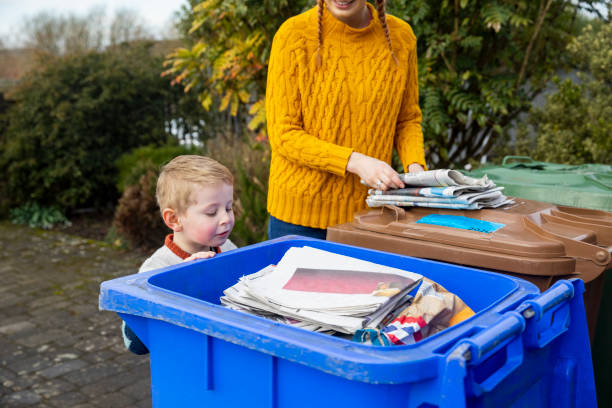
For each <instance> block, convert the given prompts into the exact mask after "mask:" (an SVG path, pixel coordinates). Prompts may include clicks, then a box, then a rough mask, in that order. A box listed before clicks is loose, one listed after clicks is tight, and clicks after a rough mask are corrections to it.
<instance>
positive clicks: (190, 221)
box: [123, 155, 236, 354]
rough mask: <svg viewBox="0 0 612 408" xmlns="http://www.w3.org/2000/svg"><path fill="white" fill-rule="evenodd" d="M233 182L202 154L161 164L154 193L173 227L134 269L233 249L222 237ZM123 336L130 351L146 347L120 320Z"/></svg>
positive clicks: (229, 222) (227, 229) (228, 226)
mask: <svg viewBox="0 0 612 408" xmlns="http://www.w3.org/2000/svg"><path fill="white" fill-rule="evenodd" d="M233 183H234V178H233V176H232V174H231V173H230V172H229V170H228V169H227V168H226V167H225V166H223V165H222V164H220V163H218V162H217V161H215V160H213V159H211V158H208V157H204V156H196V155H184V156H178V157H176V158H174V159H173V160H171V161H170V162H169V163H168V164H166V165H165V166H164V167H163V168H162V171H161V173H160V175H159V178H158V179H157V189H156V197H157V203H158V204H159V209H160V211H161V216H162V218H163V220H164V223H165V224H166V225H167V226H168V228H170V229H171V230H172V231H173V233H171V234H169V235H168V236H166V239H165V242H164V245H163V246H162V247H161V248H159V249H158V250H157V251H155V252H154V253H153V255H151V256H150V257H149V258H147V259H146V260H145V261H144V262H143V264H142V265H141V266H140V269H139V271H138V272H146V271H150V270H153V269H159V268H164V267H167V266H171V265H175V264H177V263H180V262H185V261H191V260H194V259H204V258H211V257H213V256H215V254H217V253H220V252H225V251H229V250H231V249H235V248H236V245H234V244H233V243H232V241H230V240H229V239H228V237H229V235H230V233H231V232H232V228H233V227H234V212H233V210H232V204H233V195H234V187H233ZM123 340H124V343H125V346H126V347H127V348H128V350H130V351H132V352H133V353H135V354H146V353H148V350H147V348H146V346H145V345H144V344H143V343H142V342H141V341H140V340H139V339H138V337H136V335H135V334H134V332H133V331H132V330H131V329H130V328H129V327H128V326H127V325H126V324H125V322H124V323H123Z"/></svg>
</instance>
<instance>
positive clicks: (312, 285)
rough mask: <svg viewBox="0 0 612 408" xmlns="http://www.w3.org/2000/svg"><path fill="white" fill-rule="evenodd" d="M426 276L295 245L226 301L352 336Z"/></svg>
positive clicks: (233, 290)
mask: <svg viewBox="0 0 612 408" xmlns="http://www.w3.org/2000/svg"><path fill="white" fill-rule="evenodd" d="M421 277H422V276H421V275H419V274H416V273H413V272H408V271H404V270H401V269H396V268H391V267H388V266H384V265H379V264H376V263H373V262H368V261H363V260H360V259H356V258H352V257H348V256H344V255H339V254H335V253H332V252H327V251H323V250H320V249H316V248H312V247H293V248H290V249H289V250H288V251H287V252H286V253H285V255H284V256H283V258H282V259H281V260H280V262H279V263H278V265H276V266H273V265H270V266H268V267H266V268H264V269H262V270H260V271H258V272H256V273H254V274H251V275H247V276H243V277H242V278H241V279H240V281H239V282H238V283H237V284H236V285H234V286H232V287H230V288H228V289H226V290H225V291H224V292H223V293H224V296H223V297H221V303H222V304H223V305H225V306H227V307H230V308H232V309H236V310H242V311H245V312H248V313H253V314H257V315H261V316H265V317H268V318H272V319H274V320H277V321H280V322H284V323H288V324H292V325H295V326H299V327H303V328H305V329H308V330H313V331H322V332H340V333H346V334H352V333H354V332H355V331H357V330H358V329H361V328H363V322H364V318H365V317H366V316H367V315H369V314H370V313H372V312H374V311H375V310H377V309H378V308H379V307H380V306H381V305H382V304H383V303H385V302H386V301H388V300H389V298H390V297H391V296H392V295H394V294H396V293H398V292H399V291H400V290H401V289H402V288H405V287H406V286H408V285H410V284H412V283H414V282H415V281H417V280H418V279H420V278H421Z"/></svg>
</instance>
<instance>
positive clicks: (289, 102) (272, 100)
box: [266, 23, 353, 176]
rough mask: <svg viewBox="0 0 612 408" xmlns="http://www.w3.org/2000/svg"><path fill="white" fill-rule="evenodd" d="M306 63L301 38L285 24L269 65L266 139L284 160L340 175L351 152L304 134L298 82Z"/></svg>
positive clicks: (275, 41) (276, 37)
mask: <svg viewBox="0 0 612 408" xmlns="http://www.w3.org/2000/svg"><path fill="white" fill-rule="evenodd" d="M307 63H308V59H307V57H306V53H305V50H304V48H303V39H300V38H299V34H298V33H296V32H294V31H293V30H292V29H291V26H290V24H287V23H285V24H284V25H283V26H281V28H280V29H279V30H278V32H277V33H276V35H275V36H274V41H273V43H272V51H271V54H270V61H269V65H268V80H267V86H266V119H267V122H268V138H269V140H270V145H271V147H272V149H273V151H274V152H275V153H276V154H279V155H281V156H283V157H284V158H285V159H286V160H289V161H292V162H295V163H298V164H300V165H303V166H307V167H310V168H314V169H317V170H324V171H328V172H331V173H334V174H337V175H340V176H343V175H344V174H345V171H346V165H347V163H348V159H349V156H350V155H351V153H352V152H353V149H351V148H349V147H344V146H339V145H337V144H334V143H330V142H326V141H323V140H321V139H319V138H318V137H315V136H316V135H311V134H309V133H308V132H306V131H304V124H303V123H304V122H303V118H302V105H301V104H302V101H301V95H300V89H299V85H298V83H300V82H302V83H308V81H299V79H300V78H299V76H300V75H306V73H305V71H306V67H305V66H304V65H305V64H307Z"/></svg>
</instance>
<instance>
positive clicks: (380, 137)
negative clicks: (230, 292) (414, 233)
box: [266, 3, 425, 228]
mask: <svg viewBox="0 0 612 408" xmlns="http://www.w3.org/2000/svg"><path fill="white" fill-rule="evenodd" d="M368 7H369V8H370V12H371V13H372V16H373V18H372V20H371V21H370V23H369V25H368V26H367V27H365V28H362V29H355V28H352V27H350V26H348V25H346V24H344V23H342V22H341V21H339V20H337V19H336V18H335V17H333V16H332V15H331V14H330V13H329V11H327V10H324V12H323V46H322V47H321V58H322V59H321V61H322V65H321V66H320V67H317V64H316V57H317V47H318V37H317V9H316V7H315V8H313V9H311V10H309V11H307V12H305V13H303V14H300V15H298V16H295V17H293V18H290V19H289V20H287V21H286V22H285V23H284V24H283V25H282V26H281V27H280V28H279V30H278V32H277V33H276V35H275V37H274V41H273V44H272V51H271V55H270V63H269V68H268V82H267V88H266V115H267V121H268V136H269V139H270V145H271V147H272V160H271V166H270V182H269V191H268V211H269V212H270V214H271V215H273V216H274V217H276V218H278V219H280V220H282V221H285V222H290V223H292V224H298V225H303V226H307V227H314V228H327V227H328V226H330V225H334V224H339V223H344V222H349V221H351V220H352V217H353V214H354V212H355V211H357V210H359V209H362V208H364V207H365V206H366V205H365V198H366V196H367V187H365V186H363V185H362V184H361V183H360V181H359V177H357V176H356V175H354V174H352V173H348V172H346V165H347V163H348V159H349V156H350V155H351V153H352V152H353V151H356V152H360V153H363V154H365V155H368V156H371V157H375V158H377V159H380V160H383V161H385V162H387V163H390V162H391V155H392V151H393V146H394V145H395V147H396V148H397V151H398V153H399V156H400V158H401V160H402V163H403V165H404V169H405V170H406V169H407V167H408V166H409V165H410V164H411V163H420V164H421V165H423V166H425V155H424V151H423V134H422V131H421V110H420V109H419V100H418V84H417V55H416V38H415V36H414V34H413V33H412V30H411V29H410V26H409V25H408V24H407V23H405V22H403V21H402V20H400V19H397V18H394V17H392V16H387V24H388V26H389V31H390V34H391V41H392V44H393V50H394V53H395V55H396V57H397V58H398V60H399V65H397V64H396V63H395V61H394V60H393V57H392V56H391V54H390V52H389V49H388V45H387V42H386V40H385V34H384V30H383V28H382V25H381V24H380V21H379V20H378V15H377V13H376V10H375V9H374V8H373V7H372V6H371V5H370V4H369V3H368Z"/></svg>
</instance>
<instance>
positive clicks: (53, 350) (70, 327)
mask: <svg viewBox="0 0 612 408" xmlns="http://www.w3.org/2000/svg"><path fill="white" fill-rule="evenodd" d="M144 258H145V255H143V254H140V253H132V252H128V251H119V250H116V249H113V248H111V247H109V246H107V245H105V244H104V243H101V242H97V241H92V240H87V239H83V238H80V237H75V236H71V235H68V234H64V233H61V232H56V231H41V230H35V229H31V228H27V227H24V226H18V225H13V224H10V223H8V222H0V282H1V283H0V407H2V408H13V407H40V408H44V407H62V408H64V407H66V408H73V407H113V408H122V407H151V382H150V378H149V358H148V357H147V356H136V355H133V354H131V353H129V352H128V351H126V350H125V348H124V347H123V341H122V339H121V333H120V330H119V328H120V324H121V321H120V319H119V317H117V316H116V315H114V314H112V313H109V312H101V311H99V310H98V293H99V287H100V283H101V282H103V281H105V280H108V279H113V278H116V277H119V276H124V275H128V274H132V273H134V272H135V271H136V270H137V269H138V267H139V265H140V264H141V263H142V261H143V260H144Z"/></svg>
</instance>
